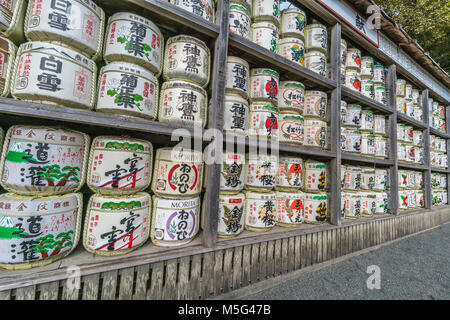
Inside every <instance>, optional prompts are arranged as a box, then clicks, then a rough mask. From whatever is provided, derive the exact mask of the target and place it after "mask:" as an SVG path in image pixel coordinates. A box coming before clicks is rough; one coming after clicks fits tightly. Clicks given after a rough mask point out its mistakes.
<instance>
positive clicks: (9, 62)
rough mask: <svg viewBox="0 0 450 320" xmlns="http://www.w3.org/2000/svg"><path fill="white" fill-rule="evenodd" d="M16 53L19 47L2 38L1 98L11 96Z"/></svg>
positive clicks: (0, 46) (0, 52)
mask: <svg viewBox="0 0 450 320" xmlns="http://www.w3.org/2000/svg"><path fill="white" fill-rule="evenodd" d="M0 8H1V4H0ZM0 15H1V14H0ZM16 52H17V47H16V45H15V44H14V43H13V42H12V41H11V40H9V39H7V38H3V37H0V97H7V96H9V93H10V90H11V75H12V74H13V70H14V62H15V59H16Z"/></svg>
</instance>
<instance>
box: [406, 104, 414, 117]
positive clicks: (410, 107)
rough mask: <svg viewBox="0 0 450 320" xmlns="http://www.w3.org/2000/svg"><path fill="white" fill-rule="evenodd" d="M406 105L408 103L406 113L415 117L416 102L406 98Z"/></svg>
mask: <svg viewBox="0 0 450 320" xmlns="http://www.w3.org/2000/svg"><path fill="white" fill-rule="evenodd" d="M405 105H406V113H405V114H406V115H407V116H409V117H411V118H414V104H413V102H412V101H411V100H409V101H408V100H405Z"/></svg>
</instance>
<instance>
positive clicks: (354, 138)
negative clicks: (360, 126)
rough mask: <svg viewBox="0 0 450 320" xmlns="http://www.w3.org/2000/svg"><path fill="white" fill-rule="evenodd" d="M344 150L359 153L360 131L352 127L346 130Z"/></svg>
mask: <svg viewBox="0 0 450 320" xmlns="http://www.w3.org/2000/svg"><path fill="white" fill-rule="evenodd" d="M345 151H347V152H352V153H361V131H359V130H352V129H349V130H347V131H346V139H345Z"/></svg>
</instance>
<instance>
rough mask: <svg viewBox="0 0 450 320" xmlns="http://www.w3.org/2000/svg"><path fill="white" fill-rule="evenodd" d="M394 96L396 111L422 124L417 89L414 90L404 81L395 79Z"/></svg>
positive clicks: (421, 112) (421, 109) (420, 99)
mask: <svg viewBox="0 0 450 320" xmlns="http://www.w3.org/2000/svg"><path fill="white" fill-rule="evenodd" d="M396 95H397V97H396V100H397V111H398V112H400V113H403V114H405V115H407V116H409V117H411V118H414V119H415V120H417V121H420V122H423V120H424V118H423V108H422V96H421V94H420V91H419V89H417V88H414V87H413V85H412V84H410V83H408V82H407V81H406V80H405V79H397V83H396Z"/></svg>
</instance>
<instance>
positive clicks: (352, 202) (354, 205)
mask: <svg viewBox="0 0 450 320" xmlns="http://www.w3.org/2000/svg"><path fill="white" fill-rule="evenodd" d="M388 186H389V172H388V170H387V169H381V168H374V167H359V166H352V165H342V167H341V190H342V191H341V192H342V193H341V199H342V201H341V216H342V217H343V218H345V219H358V218H360V217H372V216H373V215H374V214H386V213H387V212H388V194H387V189H388Z"/></svg>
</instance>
